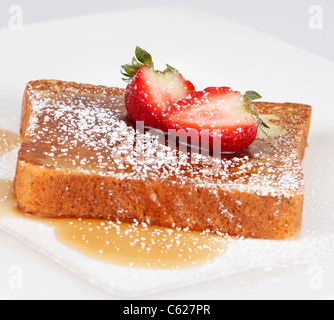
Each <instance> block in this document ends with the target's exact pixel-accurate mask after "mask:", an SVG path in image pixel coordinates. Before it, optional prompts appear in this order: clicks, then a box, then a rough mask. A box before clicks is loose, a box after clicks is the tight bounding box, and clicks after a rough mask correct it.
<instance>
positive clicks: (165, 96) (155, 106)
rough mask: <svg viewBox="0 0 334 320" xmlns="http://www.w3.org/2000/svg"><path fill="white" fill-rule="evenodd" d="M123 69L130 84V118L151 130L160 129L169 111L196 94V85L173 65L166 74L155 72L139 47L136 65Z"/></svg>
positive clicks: (126, 95)
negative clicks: (177, 103)
mask: <svg viewBox="0 0 334 320" xmlns="http://www.w3.org/2000/svg"><path fill="white" fill-rule="evenodd" d="M122 69H123V72H122V74H123V75H124V76H125V77H126V78H125V79H123V80H126V81H129V82H130V83H129V84H128V85H127V87H126V91H125V106H126V109H127V112H128V116H129V117H130V118H131V119H132V120H134V121H143V122H144V125H145V126H147V127H153V128H158V129H160V128H161V123H162V121H163V118H164V116H165V114H166V112H167V111H168V110H169V108H170V107H171V106H172V105H173V104H174V103H175V102H177V101H179V100H181V99H184V98H185V97H187V96H188V95H189V94H191V93H193V92H194V91H195V87H194V85H193V84H192V83H191V82H190V81H188V80H185V79H184V78H183V76H182V75H181V74H180V73H179V72H178V71H177V70H176V69H174V68H172V67H171V66H169V65H167V68H166V70H164V71H163V72H161V71H156V70H154V65H153V61H152V57H151V55H150V54H149V53H148V52H147V51H145V50H143V49H141V48H139V47H137V48H136V57H135V58H133V60H132V64H127V65H124V66H122Z"/></svg>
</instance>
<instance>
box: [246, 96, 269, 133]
mask: <svg viewBox="0 0 334 320" xmlns="http://www.w3.org/2000/svg"><path fill="white" fill-rule="evenodd" d="M244 97H245V98H246V102H247V103H248V109H249V111H250V112H251V113H252V114H253V115H254V116H255V117H256V118H257V121H258V123H259V127H260V129H261V130H262V131H263V133H264V134H265V135H266V136H267V137H268V138H270V137H269V135H268V133H267V132H266V130H265V129H264V128H267V129H270V127H269V126H268V125H267V124H266V123H265V122H264V121H263V120H262V119H261V117H260V115H259V113H258V112H257V110H256V109H255V108H254V106H253V105H252V102H253V101H254V100H258V99H261V98H262V96H261V95H260V94H258V93H257V92H255V91H246V92H245V94H244Z"/></svg>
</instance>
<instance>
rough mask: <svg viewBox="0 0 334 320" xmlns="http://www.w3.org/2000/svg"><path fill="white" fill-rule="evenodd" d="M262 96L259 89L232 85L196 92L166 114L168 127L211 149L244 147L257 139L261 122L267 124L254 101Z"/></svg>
mask: <svg viewBox="0 0 334 320" xmlns="http://www.w3.org/2000/svg"><path fill="white" fill-rule="evenodd" d="M258 98H261V96H260V95H259V94H257V93H256V92H253V91H248V92H246V94H245V95H242V94H241V93H240V92H238V91H233V90H232V89H231V88H228V87H210V88H207V89H205V90H204V91H201V92H195V93H193V94H191V96H190V97H188V98H185V99H183V100H181V101H178V102H177V103H175V104H174V106H173V107H172V108H171V110H170V112H169V114H168V116H167V117H166V118H165V121H164V125H165V130H168V131H169V132H170V133H173V134H174V135H177V136H178V137H179V138H180V139H181V140H184V141H183V142H187V143H192V142H193V141H192V142H189V140H190V138H191V140H194V139H196V138H198V139H197V143H199V145H200V146H201V147H202V148H209V149H210V150H211V151H212V150H213V151H216V152H225V153H236V152H239V151H243V150H245V149H247V148H248V146H249V145H250V144H251V143H252V142H253V141H254V140H255V138H256V135H257V131H258V127H259V125H260V126H261V128H262V127H267V125H266V124H265V123H263V121H262V120H261V119H260V118H259V116H258V114H257V112H256V111H255V109H254V108H253V106H252V104H251V102H252V101H253V100H255V99H258ZM180 132H182V134H183V138H182V134H180ZM194 133H197V134H198V137H196V135H194Z"/></svg>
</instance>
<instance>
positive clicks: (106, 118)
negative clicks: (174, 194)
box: [19, 80, 311, 197]
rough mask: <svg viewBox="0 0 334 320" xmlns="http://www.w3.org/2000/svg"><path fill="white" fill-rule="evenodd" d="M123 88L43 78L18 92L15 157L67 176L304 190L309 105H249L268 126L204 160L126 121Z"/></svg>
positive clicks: (289, 191)
mask: <svg viewBox="0 0 334 320" xmlns="http://www.w3.org/2000/svg"><path fill="white" fill-rule="evenodd" d="M123 94H124V90H123V89H118V88H107V87H103V86H92V85H83V84H76V83H69V82H61V81H53V80H42V81H34V82H30V83H29V84H28V85H27V88H26V91H25V97H24V102H23V109H22V123H21V135H22V139H23V144H22V146H21V149H20V152H19V160H21V161H25V162H27V163H29V164H31V165H35V166H37V167H38V166H40V167H43V168H44V167H47V168H54V169H57V170H62V171H64V170H65V171H66V172H67V173H69V174H71V173H76V172H83V173H86V174H98V175H101V176H110V177H114V178H116V179H136V180H145V181H147V180H150V181H166V182H170V183H175V184H193V185H195V186H198V187H203V186H205V187H210V188H211V189H212V192H216V191H215V190H217V188H223V189H226V188H228V189H236V190H239V191H240V190H241V191H245V192H257V193H260V194H261V195H266V194H275V195H278V196H286V197H289V196H290V195H291V194H292V193H294V192H301V191H302V190H303V173H302V169H301V160H302V157H303V153H304V149H305V142H303V140H305V139H306V138H307V134H308V126H309V121H310V117H311V107H309V106H306V105H300V104H291V103H284V104H278V103H266V102H261V103H255V107H256V108H257V110H258V112H259V113H260V115H261V117H262V118H263V120H264V121H265V122H266V123H268V124H269V126H270V130H268V133H269V135H270V137H271V138H270V139H268V138H267V137H265V136H264V135H261V133H259V135H258V137H257V139H256V140H255V141H254V143H253V144H252V145H251V146H250V147H249V148H248V150H246V151H244V152H242V153H239V154H234V155H219V156H210V155H208V154H205V152H202V154H200V153H198V152H195V151H194V150H193V151H192V152H191V151H190V150H189V149H187V148H186V147H182V146H180V147H179V148H177V147H175V145H174V144H173V143H172V142H171V141H170V140H168V142H169V143H168V144H166V137H165V135H161V134H159V133H158V132H157V131H155V130H147V129H144V128H142V127H141V126H137V127H136V125H135V124H134V123H133V122H132V121H131V120H129V119H128V118H127V113H126V110H125V106H124V101H123Z"/></svg>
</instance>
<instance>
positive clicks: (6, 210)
mask: <svg viewBox="0 0 334 320" xmlns="http://www.w3.org/2000/svg"><path fill="white" fill-rule="evenodd" d="M0 135H1V137H2V139H1V141H0V150H5V151H4V153H5V152H9V151H10V150H12V149H14V148H15V147H17V146H18V145H19V143H20V139H19V136H18V135H16V134H14V133H11V132H8V131H4V130H1V131H0ZM4 153H2V154H1V155H3V154H4ZM1 218H19V219H29V220H30V221H36V223H43V224H46V225H48V226H50V227H52V228H53V229H54V231H55V234H56V237H57V239H58V240H59V241H60V242H61V243H63V244H64V245H66V246H68V247H70V248H72V249H74V250H76V251H78V252H80V253H82V254H83V255H85V256H87V257H90V258H93V259H96V260H99V261H103V262H106V263H112V264H116V265H121V266H127V267H136V268H145V269H182V268H189V267H194V266H198V265H201V264H205V263H208V262H210V261H213V260H214V259H215V258H217V257H218V256H220V255H222V254H223V253H224V252H225V250H226V249H227V245H228V241H229V238H228V237H224V236H220V235H216V234H212V233H206V232H202V233H200V232H186V231H183V230H175V229H168V228H159V227H152V226H145V225H136V224H127V223H120V222H112V221H108V220H98V219H68V218H66V219H50V218H39V217H35V216H32V215H27V214H24V213H22V212H21V211H20V210H18V209H17V202H16V199H15V195H14V192H13V180H1V179H0V219H1Z"/></svg>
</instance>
